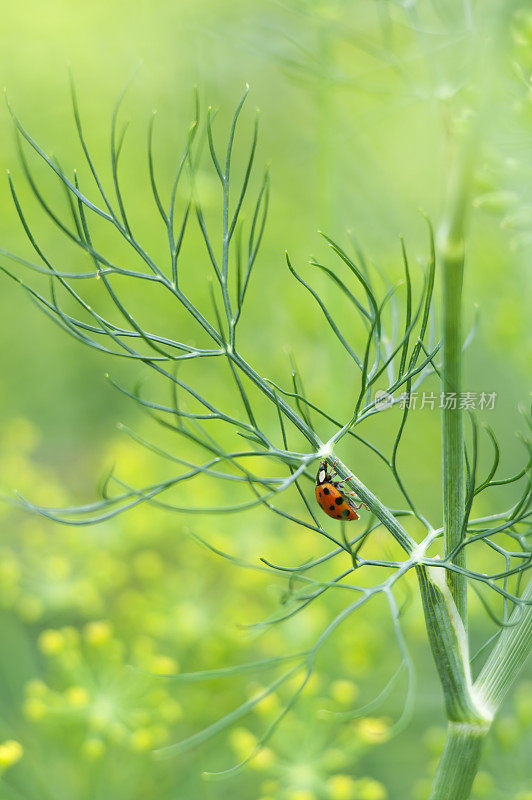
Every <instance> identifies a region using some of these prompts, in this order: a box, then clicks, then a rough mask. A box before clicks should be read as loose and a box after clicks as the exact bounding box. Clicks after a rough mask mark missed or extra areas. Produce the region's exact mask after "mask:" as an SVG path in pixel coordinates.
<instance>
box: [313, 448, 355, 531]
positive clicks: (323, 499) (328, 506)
mask: <svg viewBox="0 0 532 800" xmlns="http://www.w3.org/2000/svg"><path fill="white" fill-rule="evenodd" d="M334 463H335V464H336V461H335V462H334ZM335 474H336V473H335V471H334V465H333V469H332V472H329V470H328V468H327V462H326V461H322V462H321V464H320V466H319V469H318V474H317V475H316V500H317V501H318V503H319V505H320V506H321V508H322V509H323V510H324V511H325V513H326V514H327V515H328V516H329V517H332V518H333V519H344V520H351V519H358V518H359V514H357V511H358V509H359V508H361V507H362V506H364V508H365V509H366V510H367V508H368V507H367V505H366V504H365V503H360V505H358V506H357V505H355V503H354V502H353V501H352V500H351V498H350V497H346V495H345V494H343V493H342V491H341V489H340V485H341V484H342V483H344V482H345V481H346V480H348V479H347V478H344V480H342V481H335V480H333V477H334V475H335Z"/></svg>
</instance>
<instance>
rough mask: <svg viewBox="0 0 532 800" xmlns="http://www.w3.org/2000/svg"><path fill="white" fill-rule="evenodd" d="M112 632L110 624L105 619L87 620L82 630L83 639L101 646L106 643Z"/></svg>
mask: <svg viewBox="0 0 532 800" xmlns="http://www.w3.org/2000/svg"><path fill="white" fill-rule="evenodd" d="M112 633H113V629H112V626H111V624H110V623H109V622H106V621H105V620H101V621H98V622H89V624H88V625H85V628H84V630H83V634H84V636H85V640H86V641H87V642H88V643H89V644H91V645H93V646H94V647H101V646H102V645H104V644H106V643H107V642H108V641H109V640H110V638H111V636H112Z"/></svg>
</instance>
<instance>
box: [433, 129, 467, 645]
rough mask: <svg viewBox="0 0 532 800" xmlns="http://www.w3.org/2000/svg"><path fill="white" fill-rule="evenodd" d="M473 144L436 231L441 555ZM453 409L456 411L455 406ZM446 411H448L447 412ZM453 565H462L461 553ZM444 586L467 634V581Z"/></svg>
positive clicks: (458, 434) (457, 448)
mask: <svg viewBox="0 0 532 800" xmlns="http://www.w3.org/2000/svg"><path fill="white" fill-rule="evenodd" d="M472 144H473V142H472V139H470V140H469V142H468V143H467V145H466V146H465V147H464V148H463V154H462V158H461V159H460V160H459V163H458V164H457V165H456V167H455V171H454V173H453V175H452V177H451V182H450V186H449V192H448V208H447V213H446V215H445V217H444V220H443V224H442V226H441V231H440V251H441V264H442V294H443V300H442V327H443V331H442V334H443V335H442V345H443V347H442V351H443V365H442V384H441V390H442V392H443V393H445V399H447V397H448V393H450V392H455V393H456V401H455V403H453V402H449V403H446V402H444V407H443V409H442V461H443V464H442V466H443V476H442V480H443V519H444V548H445V555H446V556H447V555H449V553H451V552H453V551H454V550H455V548H457V547H458V545H459V544H460V543H461V541H462V537H463V527H464V511H465V500H464V432H463V427H462V410H461V409H460V391H461V385H462V283H463V275H464V228H465V218H466V211H467V205H468V200H469V190H470V184H471V169H472V158H471V150H472ZM453 405H454V407H453ZM447 406H448V407H447ZM452 562H453V563H454V564H456V565H457V566H459V567H461V568H465V566H466V552H465V548H463V549H462V550H460V551H459V552H458V553H457V554H456V556H454V557H453V559H452ZM447 583H448V584H449V588H450V590H451V595H452V597H453V600H454V602H455V604H456V607H457V609H458V612H459V614H460V616H461V618H462V621H463V623H464V626H465V628H466V630H467V582H466V577H465V575H463V574H462V575H461V574H458V573H453V572H451V571H449V572H447Z"/></svg>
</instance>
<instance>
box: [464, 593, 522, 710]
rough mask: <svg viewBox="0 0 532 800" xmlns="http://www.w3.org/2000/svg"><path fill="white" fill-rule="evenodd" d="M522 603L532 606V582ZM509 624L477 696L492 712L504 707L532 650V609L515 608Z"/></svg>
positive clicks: (484, 670)
mask: <svg viewBox="0 0 532 800" xmlns="http://www.w3.org/2000/svg"><path fill="white" fill-rule="evenodd" d="M521 599H522V600H523V601H524V602H525V603H528V604H530V603H532V579H531V580H529V582H528V584H527V586H526V589H525V590H524V592H523V594H522V595H521ZM509 623H510V624H509V625H508V627H506V628H503V630H502V632H501V635H500V636H499V639H498V641H497V644H496V645H495V647H494V648H493V650H492V652H491V654H490V656H489V658H488V660H487V661H486V663H485V664H484V667H483V668H482V671H481V673H480V675H479V676H478V679H477V681H476V683H475V691H476V693H477V696H478V697H479V698H481V699H482V702H483V703H484V704H485V705H486V706H487V707H488V708H491V709H492V711H495V710H496V709H497V708H498V706H499V705H500V704H501V702H502V700H503V699H504V696H505V694H506V693H507V692H508V690H509V689H510V687H511V686H512V684H513V683H514V682H515V680H516V678H517V676H518V674H519V672H520V671H521V668H522V667H523V665H524V663H525V661H526V659H527V658H528V656H529V654H530V651H531V649H532V605H522V606H521V607H517V608H515V609H514V610H513V612H512V613H511V615H510V619H509Z"/></svg>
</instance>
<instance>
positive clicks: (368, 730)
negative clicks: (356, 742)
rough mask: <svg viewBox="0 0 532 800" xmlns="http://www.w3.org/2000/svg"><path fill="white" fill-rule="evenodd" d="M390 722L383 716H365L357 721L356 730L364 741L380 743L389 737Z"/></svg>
mask: <svg viewBox="0 0 532 800" xmlns="http://www.w3.org/2000/svg"><path fill="white" fill-rule="evenodd" d="M389 727H390V726H389V723H388V721H387V720H386V719H384V718H382V717H364V718H363V719H361V720H359V721H358V722H357V723H356V731H357V733H358V736H359V738H360V739H362V741H364V742H368V744H379V743H380V742H385V741H386V740H387V739H388V733H389Z"/></svg>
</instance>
